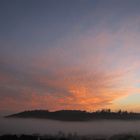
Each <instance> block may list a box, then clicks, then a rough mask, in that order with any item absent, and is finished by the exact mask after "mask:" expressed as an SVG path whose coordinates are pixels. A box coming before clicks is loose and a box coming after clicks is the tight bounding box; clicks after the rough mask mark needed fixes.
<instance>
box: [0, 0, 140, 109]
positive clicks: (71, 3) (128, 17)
mask: <svg viewBox="0 0 140 140" xmlns="http://www.w3.org/2000/svg"><path fill="white" fill-rule="evenodd" d="M139 25H140V1H139V0H12V1H11V0H0V112H17V111H23V110H32V109H48V110H50V111H55V110H61V109H64V110H66V109H70V110H71V109H72V110H87V111H95V110H99V109H104V108H111V109H112V110H119V109H122V110H128V111H135V112H140V102H139V101H140V61H139V60H140V55H139V54H140V46H139V45H140V26H139Z"/></svg>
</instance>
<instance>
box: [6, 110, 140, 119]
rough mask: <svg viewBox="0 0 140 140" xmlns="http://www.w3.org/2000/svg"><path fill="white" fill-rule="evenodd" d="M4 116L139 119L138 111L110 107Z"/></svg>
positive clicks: (34, 111)
mask: <svg viewBox="0 0 140 140" xmlns="http://www.w3.org/2000/svg"><path fill="white" fill-rule="evenodd" d="M5 117H6V118H39V119H51V120H61V121H92V120H100V119H107V120H140V113H133V112H127V111H121V110H120V111H118V112H111V110H110V109H106V110H101V111H96V112H86V111H81V110H59V111H54V112H50V111H48V110H31V111H24V112H20V113H17V114H12V115H9V116H5Z"/></svg>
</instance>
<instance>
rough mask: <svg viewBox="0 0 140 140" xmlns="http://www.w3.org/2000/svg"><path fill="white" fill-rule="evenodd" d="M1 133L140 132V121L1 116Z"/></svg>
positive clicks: (91, 133)
mask: <svg viewBox="0 0 140 140" xmlns="http://www.w3.org/2000/svg"><path fill="white" fill-rule="evenodd" d="M0 126H1V127H0V135H3V134H41V135H45V134H53V135H54V134H57V133H59V132H60V131H61V132H63V133H64V134H69V133H77V134H78V135H108V136H110V135H114V134H128V133H129V134H140V121H111V120H102V121H91V122H62V121H53V120H46V119H44V120H40V119H13V118H12V119H5V118H0Z"/></svg>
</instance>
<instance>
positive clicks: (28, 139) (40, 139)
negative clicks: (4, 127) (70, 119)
mask: <svg viewBox="0 0 140 140" xmlns="http://www.w3.org/2000/svg"><path fill="white" fill-rule="evenodd" d="M0 140H140V135H130V134H123V135H121V134H120V135H113V136H110V137H105V136H77V135H72V134H69V135H67V136H65V135H63V134H62V135H55V136H52V135H45V136H39V135H2V136H0Z"/></svg>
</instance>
